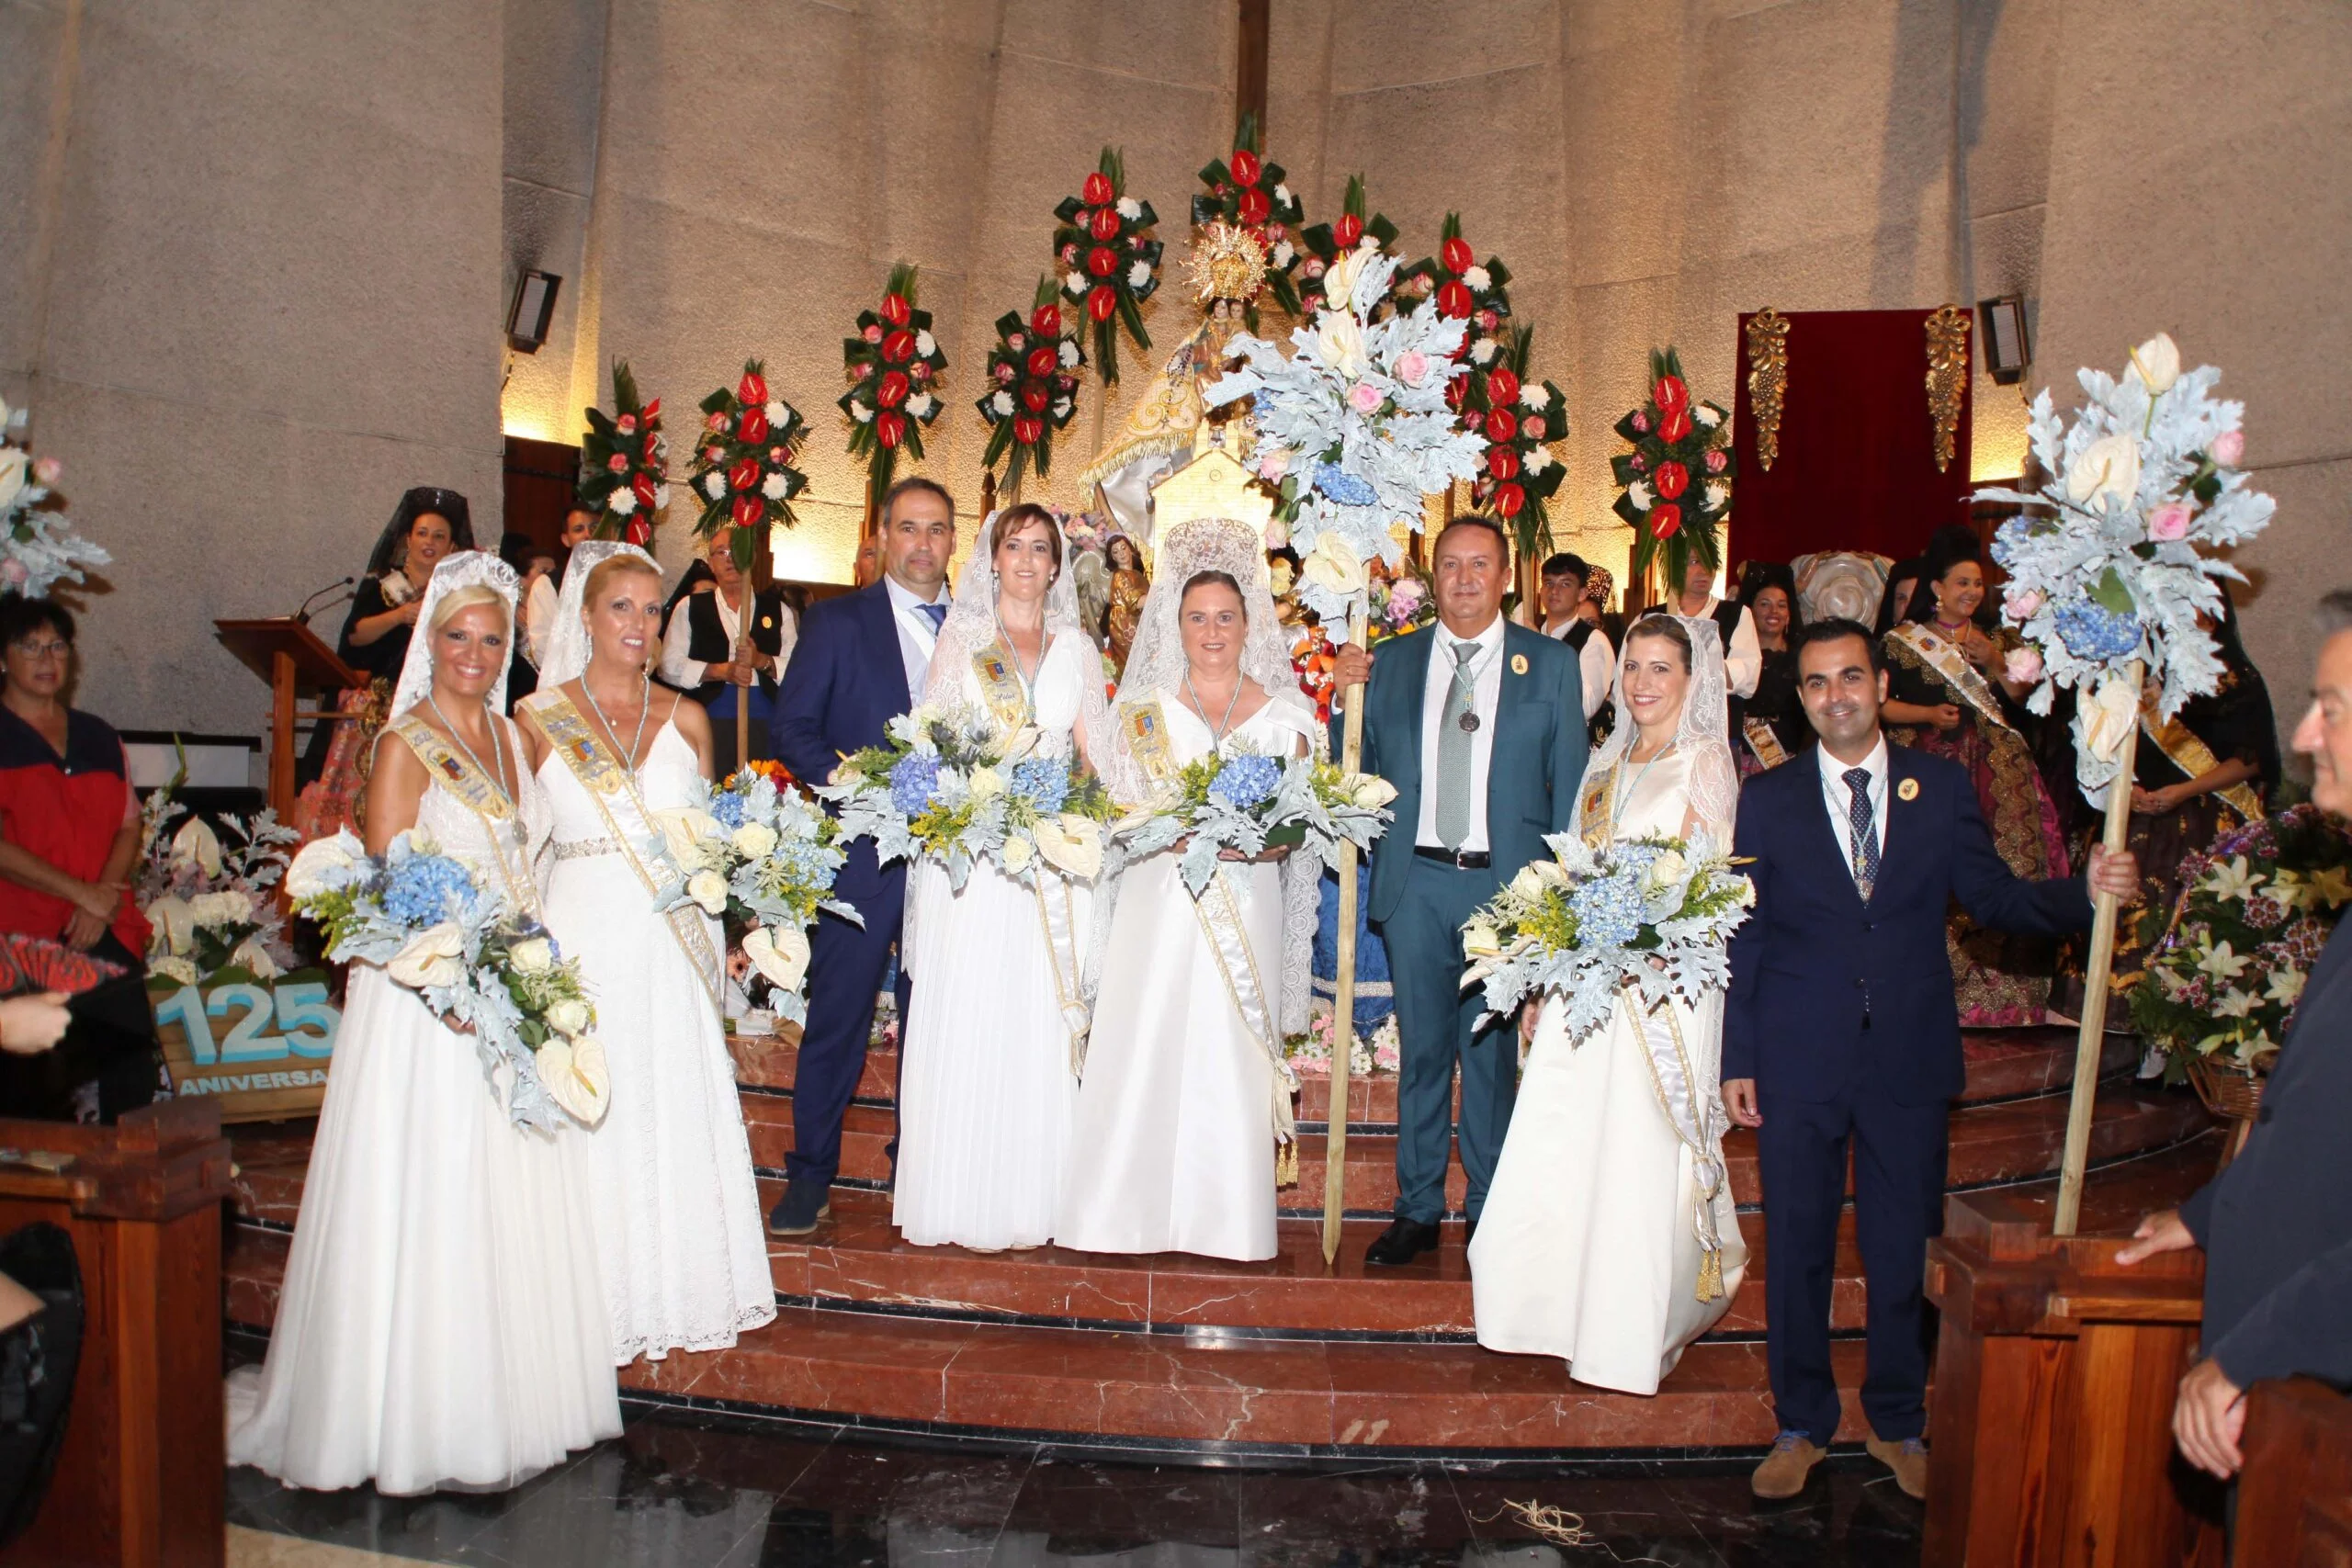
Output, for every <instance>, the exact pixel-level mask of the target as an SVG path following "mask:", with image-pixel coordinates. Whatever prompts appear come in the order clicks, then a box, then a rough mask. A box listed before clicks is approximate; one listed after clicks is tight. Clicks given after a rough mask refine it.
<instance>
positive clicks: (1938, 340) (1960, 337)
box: [1928, 305, 1968, 473]
mask: <svg viewBox="0 0 2352 1568" xmlns="http://www.w3.org/2000/svg"><path fill="white" fill-rule="evenodd" d="M1967 389H1968V310H1967V308H1966V307H1965V306H1961V305H1941V306H1939V307H1937V308H1936V309H1935V310H1930V311H1928V414H1929V415H1930V416H1931V417H1932V418H1933V419H1934V420H1935V422H1936V472H1938V473H1942V472H1943V471H1944V470H1945V469H1946V468H1950V467H1951V459H1952V453H1953V451H1954V450H1955V447H1956V444H1957V442H1958V439H1959V435H1960V404H1961V399H1962V395H1963V394H1964V393H1965V392H1966V391H1967Z"/></svg>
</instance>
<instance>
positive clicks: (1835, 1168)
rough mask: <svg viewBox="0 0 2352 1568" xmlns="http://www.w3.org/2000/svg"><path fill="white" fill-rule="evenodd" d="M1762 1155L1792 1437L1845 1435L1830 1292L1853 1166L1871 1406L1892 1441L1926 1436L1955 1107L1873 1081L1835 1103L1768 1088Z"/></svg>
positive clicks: (1772, 1330) (1782, 1392)
mask: <svg viewBox="0 0 2352 1568" xmlns="http://www.w3.org/2000/svg"><path fill="white" fill-rule="evenodd" d="M1758 1109H1759V1110H1760V1111H1762V1112H1763V1114H1764V1124H1763V1125H1762V1126H1761V1127H1758V1129H1757V1130H1756V1149H1757V1156H1758V1166H1759V1169H1760V1172H1761V1174H1762V1177H1763V1179H1764V1240H1765V1250H1766V1255H1767V1262H1766V1265H1765V1271H1764V1272H1765V1304H1766V1309H1767V1311H1768V1313H1769V1314H1770V1318H1769V1323H1768V1326H1767V1330H1766V1359H1767V1362H1768V1364H1769V1366H1770V1371H1771V1375H1772V1399H1773V1403H1774V1404H1775V1405H1776V1406H1778V1409H1779V1415H1780V1423H1781V1428H1782V1429H1783V1430H1785V1431H1792V1432H1803V1433H1804V1434H1805V1435H1806V1436H1807V1437H1809V1438H1812V1439H1813V1440H1814V1441H1815V1443H1818V1444H1821V1445H1822V1446H1823V1447H1826V1446H1828V1443H1829V1440H1830V1438H1832V1437H1834V1436H1835V1435H1836V1433H1837V1430H1838V1380H1837V1378H1836V1376H1835V1375H1834V1374H1833V1373H1832V1372H1831V1371H1830V1366H1829V1292H1830V1286H1831V1283H1832V1281H1833V1280H1835V1278H1836V1276H1837V1266H1838V1218H1839V1216H1840V1214H1841V1213H1842V1211H1843V1210H1844V1207H1845V1195H1846V1160H1847V1155H1848V1153H1849V1150H1850V1152H1851V1154H1852V1156H1853V1167H1854V1228H1855V1235H1856V1240H1857V1241H1858V1242H1859V1244H1860V1250H1861V1255H1862V1275H1863V1278H1864V1280H1865V1281H1866V1283H1867V1286H1868V1290H1869V1303H1870V1305H1869V1324H1868V1339H1869V1363H1868V1371H1867V1372H1866V1374H1865V1375H1864V1378H1863V1381H1862V1410H1863V1412H1864V1414H1866V1415H1867V1416H1869V1417H1870V1424H1871V1430H1872V1431H1874V1432H1876V1433H1877V1434H1878V1435H1879V1437H1881V1438H1884V1439H1885V1440H1887V1441H1889V1442H1899V1441H1901V1440H1902V1439H1903V1438H1917V1437H1919V1436H1922V1435H1923V1434H1924V1433H1925V1432H1926V1430H1927V1420H1928V1414H1927V1388H1928V1328H1927V1294H1926V1292H1927V1269H1928V1237H1930V1236H1932V1235H1937V1234H1938V1233H1939V1232H1940V1231H1941V1229H1942V1228H1943V1192H1944V1167H1945V1163H1946V1158H1945V1156H1946V1154H1947V1152H1948V1151H1947V1142H1946V1135H1947V1122H1948V1121H1949V1117H1950V1111H1951V1108H1950V1107H1949V1106H1948V1105H1946V1104H1944V1103H1943V1102H1942V1101H1938V1102H1936V1103H1935V1104H1932V1105H1904V1104H1901V1103H1898V1102H1897V1101H1896V1100H1894V1098H1893V1096H1891V1095H1889V1094H1888V1093H1887V1092H1886V1090H1885V1089H1883V1088H1882V1087H1880V1086H1878V1085H1877V1084H1875V1083H1871V1082H1868V1081H1865V1082H1862V1083H1859V1084H1855V1085H1853V1086H1851V1087H1849V1089H1847V1091H1846V1092H1845V1093H1844V1094H1842V1095H1840V1096H1839V1097H1838V1099H1836V1100H1794V1099H1791V1098H1790V1097H1788V1096H1786V1095H1777V1094H1774V1093H1773V1092H1772V1091H1771V1090H1770V1089H1769V1088H1765V1087H1763V1086H1761V1085H1759V1086H1758Z"/></svg>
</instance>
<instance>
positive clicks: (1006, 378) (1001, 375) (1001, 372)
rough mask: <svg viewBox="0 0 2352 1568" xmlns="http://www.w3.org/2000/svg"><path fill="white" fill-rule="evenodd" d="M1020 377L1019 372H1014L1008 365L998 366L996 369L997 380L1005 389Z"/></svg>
mask: <svg viewBox="0 0 2352 1568" xmlns="http://www.w3.org/2000/svg"><path fill="white" fill-rule="evenodd" d="M1020 375H1021V372H1020V371H1018V370H1015V369H1014V368H1013V367H1012V366H1010V365H999V366H998V367H996V378H997V380H998V381H999V382H1001V384H1003V385H1005V386H1007V387H1010V386H1012V383H1013V382H1014V381H1015V380H1016V379H1018V378H1020Z"/></svg>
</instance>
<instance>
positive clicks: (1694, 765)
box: [1682, 740, 1739, 852]
mask: <svg viewBox="0 0 2352 1568" xmlns="http://www.w3.org/2000/svg"><path fill="white" fill-rule="evenodd" d="M1690 791H1691V800H1690V804H1689V805H1688V806H1686V807H1684V808H1683V813H1682V836H1683V837H1684V838H1685V839H1689V838H1691V837H1693V836H1695V835H1697V834H1699V833H1704V834H1706V835H1707V837H1708V838H1709V839H1711V840H1713V841H1714V845H1715V847H1716V848H1717V849H1718V850H1723V851H1726V852H1728V851H1729V850H1730V848H1731V842H1732V830H1733V829H1734V828H1735V826H1736V824H1737V821H1738V818H1739V770H1738V768H1737V767H1736V766H1735V765H1734V764H1733V762H1732V760H1731V749H1730V748H1729V747H1727V746H1725V745H1724V743H1723V742H1722V741H1720V740H1709V741H1706V742H1703V743H1702V744H1700V745H1699V746H1697V747H1696V748H1695V749H1694V750H1693V751H1692V753H1691V773H1690Z"/></svg>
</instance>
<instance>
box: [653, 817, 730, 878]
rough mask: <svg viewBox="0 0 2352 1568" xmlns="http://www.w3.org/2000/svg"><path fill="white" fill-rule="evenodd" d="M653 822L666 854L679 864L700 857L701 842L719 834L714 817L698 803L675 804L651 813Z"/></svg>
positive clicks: (721, 831)
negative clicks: (691, 804)
mask: <svg viewBox="0 0 2352 1568" xmlns="http://www.w3.org/2000/svg"><path fill="white" fill-rule="evenodd" d="M653 826H654V827H655V828H657V829H660V830H661V834H662V847H663V848H664V849H666V850H668V851H669V852H670V858H671V859H672V860H673V861H676V862H677V863H679V864H680V865H682V866H684V865H693V864H695V863H698V862H699V861H700V860H701V859H702V845H703V841H704V840H707V839H716V838H720V837H723V836H724V835H723V830H722V829H720V827H719V825H718V818H716V817H713V816H712V815H711V814H710V813H709V812H707V811H705V810H703V809H701V808H700V807H693V806H676V807H668V808H666V809H664V810H661V811H656V812H655V813H653Z"/></svg>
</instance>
